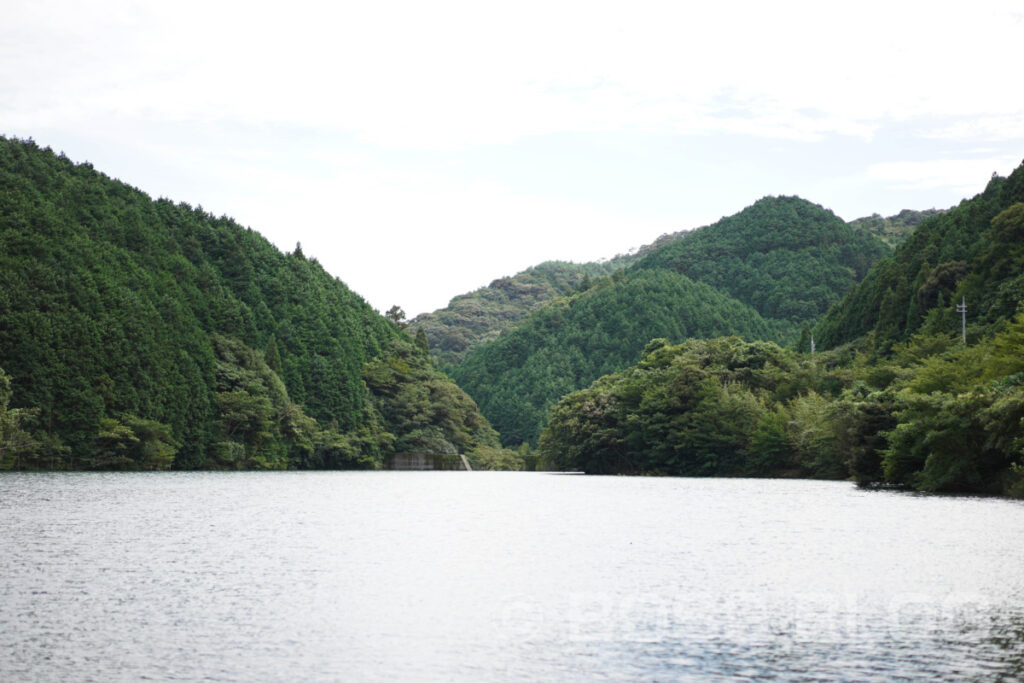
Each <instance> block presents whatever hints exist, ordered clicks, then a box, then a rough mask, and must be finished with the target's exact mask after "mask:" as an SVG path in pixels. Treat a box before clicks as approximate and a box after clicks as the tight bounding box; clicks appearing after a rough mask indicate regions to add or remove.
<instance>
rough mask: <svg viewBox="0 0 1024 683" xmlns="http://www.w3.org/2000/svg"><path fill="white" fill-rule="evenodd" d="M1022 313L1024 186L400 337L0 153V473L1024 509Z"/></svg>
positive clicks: (562, 288)
mask: <svg viewBox="0 0 1024 683" xmlns="http://www.w3.org/2000/svg"><path fill="white" fill-rule="evenodd" d="M889 245H896V246H895V251H891V250H890V246H889ZM1022 301H1024V166H1021V167H1020V168H1018V169H1017V170H1016V171H1014V172H1013V173H1012V174H1011V175H1010V176H1009V177H1007V178H1001V177H998V176H993V178H992V179H991V181H990V182H989V183H988V185H987V187H986V188H985V190H984V192H982V193H981V194H979V195H978V196H976V197H974V198H972V199H969V200H964V201H963V202H961V203H960V204H959V205H958V206H956V207H953V208H952V209H950V210H948V211H936V210H930V211H926V212H913V211H904V212H902V213H900V214H897V215H896V216H892V217H889V218H882V217H880V216H877V215H875V216H870V217H867V218H864V219H858V220H857V221H852V222H850V223H844V222H843V221H842V220H840V219H839V218H837V217H836V216H835V215H834V214H832V213H831V212H830V211H827V210H826V209H824V208H822V207H820V206H818V205H815V204H812V203H810V202H807V201H804V200H802V199H799V198H796V197H768V198H764V199H762V200H760V201H758V202H756V203H754V204H753V205H751V206H750V207H747V208H746V209H744V210H743V211H741V212H740V213H738V214H736V215H734V216H730V217H727V218H723V219H722V220H721V221H719V222H717V223H715V224H713V225H710V226H707V227H705V228H701V229H699V230H696V231H692V232H689V233H682V234H680V233H676V234H673V235H665V236H663V237H662V238H661V239H659V240H658V241H657V242H655V243H654V244H652V245H648V246H646V247H644V248H642V249H641V250H640V251H639V252H635V253H631V254H628V255H625V256H619V257H616V258H615V259H612V260H610V261H607V262H602V263H594V264H570V263H560V262H549V263H545V264H541V265H540V266H537V267H535V268H532V269H529V270H527V271H524V272H523V273H520V274H518V275H516V276H513V277H511V278H502V279H499V280H495V281H494V282H492V283H491V285H489V286H488V287H485V288H482V289H480V290H478V291H477V292H473V293H471V294H468V295H464V296H462V297H456V299H453V302H452V304H451V305H450V306H449V307H448V308H447V309H444V310H443V311H438V312H436V313H434V314H431V315H427V316H421V317H420V318H418V319H417V320H416V321H413V323H412V324H411V325H407V324H406V323H405V321H404V319H403V315H402V314H401V311H399V310H397V309H396V310H393V311H390V312H389V314H388V315H387V316H381V315H380V314H378V313H377V312H375V311H373V310H372V309H371V308H370V307H369V306H368V305H367V304H366V303H365V302H364V301H363V300H362V299H361V298H360V297H359V296H358V295H356V294H355V293H353V292H351V291H350V290H349V289H348V288H347V287H346V286H345V285H344V284H343V283H342V282H341V281H340V280H338V279H337V278H334V277H332V276H330V275H329V274H327V273H326V272H325V271H324V270H323V268H321V267H320V265H319V264H318V263H317V261H316V260H315V259H313V258H308V257H306V256H305V255H304V254H303V252H302V249H301V247H299V246H296V248H295V250H294V251H293V252H292V253H289V254H285V253H281V252H280V251H279V250H278V249H277V248H275V247H274V246H273V245H271V244H270V243H269V242H267V240H265V239H264V238H263V237H261V236H260V235H258V234H257V233H255V232H253V231H252V230H251V229H247V228H244V227H242V226H240V225H238V224H236V223H235V222H234V221H233V220H231V219H230V218H227V217H224V216H222V217H219V218H218V217H215V216H214V215H212V214H210V213H208V212H207V211H205V210H204V209H203V208H202V207H194V208H193V207H191V206H189V205H187V204H183V203H178V204H175V203H173V202H171V201H169V200H167V199H158V200H155V201H154V200H152V199H151V198H150V197H148V196H147V195H145V194H144V193H142V192H140V191H139V190H136V189H134V188H132V187H130V186H128V185H126V184H124V183H121V182H118V181H115V180H112V179H110V178H108V177H106V176H104V175H103V174H101V173H99V172H97V171H96V170H94V169H93V168H92V167H91V166H90V165H89V164H74V163H72V162H71V161H70V160H68V159H67V158H65V157H64V156H63V155H56V154H54V153H53V152H52V151H50V150H49V149H41V148H40V147H39V146H37V145H36V144H35V143H34V142H32V141H30V140H29V141H22V140H8V139H4V138H0V469H19V470H24V469H101V470H126V469H199V468H203V469H257V468H273V469H283V468H377V467H381V466H382V464H383V463H384V462H385V459H386V458H387V457H388V455H390V454H392V453H406V452H420V453H432V454H455V453H462V454H466V455H468V456H469V458H470V460H471V461H472V462H473V463H474V465H475V466H476V467H482V468H510V469H521V468H522V467H523V466H524V463H527V462H530V463H534V462H536V461H537V459H538V458H539V460H540V463H541V464H542V465H546V466H547V467H550V468H554V469H572V470H582V471H586V472H592V473H608V474H610V473H617V474H666V475H685V476H711V475H714V476H801V477H822V478H850V479H853V480H855V481H857V482H858V483H860V484H862V485H866V486H898V487H906V488H913V489H918V490H924V491H949V492H984V493H998V494H1007V495H1016V496H1024V360H1022V359H1024V353H1022V350H1024V309H1022V304H1021V302H1022ZM961 302H965V303H966V306H967V313H966V343H964V342H962V341H961V337H960V322H961V319H960V313H959V312H958V310H957V305H958V304H960V303H961ZM812 334H813V338H814V339H815V341H816V342H817V349H816V352H815V350H814V349H812V347H811V343H810V341H811V338H812ZM431 345H435V346H436V348H435V349H433V353H434V356H433V358H432V357H431V355H430V354H431V348H430V347H431ZM438 365H440V366H441V367H442V369H444V370H445V371H447V372H448V373H449V374H450V375H451V376H452V377H453V378H454V380H455V381H453V380H452V379H449V377H448V376H446V375H445V374H444V372H442V371H441V370H439V369H438ZM456 381H457V382H458V384H456ZM474 399H475V400H474ZM478 405H479V406H480V408H479V409H478V407H477V406H478ZM492 425H493V426H492ZM499 432H500V436H499ZM499 439H500V440H499ZM502 444H504V447H503V446H502ZM534 444H536V451H535V452H534V453H532V454H531V453H530V448H531V447H532V446H533V445H534ZM513 446H515V447H518V450H517V451H512V450H509V447H513Z"/></svg>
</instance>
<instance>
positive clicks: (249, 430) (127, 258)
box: [0, 138, 496, 469]
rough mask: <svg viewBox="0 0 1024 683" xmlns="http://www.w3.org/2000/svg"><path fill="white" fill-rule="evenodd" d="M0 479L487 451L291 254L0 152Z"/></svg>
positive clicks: (468, 421) (359, 304)
mask: <svg viewBox="0 0 1024 683" xmlns="http://www.w3.org/2000/svg"><path fill="white" fill-rule="evenodd" d="M0 429H2V431H3V433H2V434H0V468H10V467H18V468H31V467H50V468H62V467H70V468H102V469H140V468H141V469H147V468H165V467H171V466H173V467H177V468H198V467H205V468H209V467H216V468H251V467H352V466H376V465H379V464H380V462H381V458H382V456H383V455H384V454H386V453H387V452H389V451H391V450H394V449H408V450H433V451H435V452H444V451H454V450H456V449H457V450H460V451H462V452H467V451H472V450H473V449H474V448H477V447H483V446H487V445H493V444H495V443H496V435H495V434H494V433H493V430H491V428H490V427H489V425H488V424H487V423H486V421H485V420H483V419H482V418H481V416H480V415H479V413H478V411H477V410H476V406H475V404H473V402H472V401H471V400H469V399H468V397H466V395H465V394H464V393H463V392H461V390H459V389H458V388H457V387H456V386H455V385H454V384H452V383H451V382H450V381H448V380H447V379H445V378H444V377H443V376H441V375H440V374H439V373H437V372H436V371H435V370H433V367H432V365H431V364H430V362H429V361H428V359H427V358H426V355H425V352H424V350H423V349H422V348H420V347H417V346H416V345H414V344H413V342H412V340H411V338H409V337H408V336H407V335H405V334H404V333H402V332H401V331H400V330H399V329H398V328H397V327H396V326H395V325H394V324H393V323H392V322H390V321H388V320H385V319H384V318H383V317H381V316H380V315H378V314H377V313H376V312H375V311H373V310H372V309H371V308H370V307H369V306H368V305H367V304H366V303H365V302H364V301H363V300H362V299H361V298H360V297H359V296H357V295H356V294H354V293H353V292H351V291H350V290H349V289H348V288H347V287H345V285H344V284H343V283H342V282H341V281H339V280H337V279H336V278H334V277H332V276H330V275H328V274H327V273H326V272H325V271H324V270H323V268H321V267H320V265H319V264H318V263H317V262H316V261H315V260H313V259H310V258H307V257H305V256H304V255H303V254H302V251H301V249H300V248H298V247H296V250H295V251H294V252H293V253H291V254H287V255H286V254H283V253H281V252H280V251H278V250H277V249H276V248H275V247H274V246H273V245H271V244H270V243H269V242H268V241H267V240H265V239H264V238H263V237H261V236H260V235H258V234H257V233H255V232H253V231H252V230H249V229H246V228H243V227H241V226H239V225H237V224H236V223H235V222H234V221H232V220H231V219H229V218H226V217H220V218H217V217H215V216H213V215H211V214H209V213H207V212H206V211H204V210H203V209H202V208H200V207H197V208H192V207H190V206H188V205H187V204H174V203H172V202H170V201H168V200H166V199H160V200H157V201H153V200H151V199H150V198H149V197H148V196H147V195H145V194H144V193H142V192H140V191H138V190H136V189H133V188H132V187H129V186H128V185H125V184H124V183H121V182H118V181H115V180H112V179H110V178H108V177H106V176H104V175H102V174H101V173H98V172H97V171H95V170H93V168H92V167H91V166H90V165H89V164H81V165H75V164H73V163H72V162H71V161H69V160H68V159H67V158H65V157H64V156H63V155H61V156H57V155H55V154H54V153H52V152H51V151H50V150H49V149H41V148H39V147H38V146H37V145H36V144H35V143H33V142H31V141H19V140H8V139H3V138H0Z"/></svg>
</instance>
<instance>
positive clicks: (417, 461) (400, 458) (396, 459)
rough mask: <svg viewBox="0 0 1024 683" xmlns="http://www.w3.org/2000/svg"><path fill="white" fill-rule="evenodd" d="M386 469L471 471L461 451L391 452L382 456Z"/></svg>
mask: <svg viewBox="0 0 1024 683" xmlns="http://www.w3.org/2000/svg"><path fill="white" fill-rule="evenodd" d="M384 469H386V470H466V471H467V472H472V471H473V468H472V467H470V466H469V460H467V459H466V456H464V455H462V454H461V453H458V454H454V455H447V454H434V453H393V454H392V455H387V456H384Z"/></svg>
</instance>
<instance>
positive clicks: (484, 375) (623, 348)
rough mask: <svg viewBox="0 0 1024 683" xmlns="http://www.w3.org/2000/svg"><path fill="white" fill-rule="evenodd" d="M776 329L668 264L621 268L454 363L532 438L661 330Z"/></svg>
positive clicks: (512, 434)
mask: <svg viewBox="0 0 1024 683" xmlns="http://www.w3.org/2000/svg"><path fill="white" fill-rule="evenodd" d="M726 334H738V335H742V336H745V337H748V338H754V339H763V338H775V337H776V336H777V335H778V331H777V329H776V327H774V326H773V325H772V324H770V323H768V322H766V321H765V320H764V319H762V318H761V316H760V315H758V314H757V312H756V311H754V310H753V309H751V308H750V307H748V306H745V305H744V304H742V303H740V302H738V301H736V300H735V299H731V298H730V297H728V296H726V295H724V294H722V293H721V292H718V291H716V290H714V289H712V288H711V287H709V286H707V285H705V284H702V283H696V282H693V281H692V280H690V279H689V278H687V277H686V276H684V275H680V274H678V273H675V272H672V271H667V270H644V271H636V272H633V273H631V274H629V275H627V274H626V273H624V272H622V271H619V272H617V273H615V274H614V275H613V276H611V277H608V278H603V279H602V280H600V281H598V282H596V283H595V284H594V286H593V287H591V288H590V289H588V290H586V291H584V292H579V293H576V294H574V295H572V296H570V297H566V298H561V299H557V300H555V301H554V302H552V303H550V304H548V305H547V306H545V307H543V308H541V309H538V310H537V311H535V312H534V313H533V314H531V315H530V316H529V317H527V318H526V319H525V320H524V321H523V322H522V323H520V324H519V325H518V326H516V327H514V328H512V329H510V330H507V331H506V332H504V333H503V334H502V335H501V336H500V337H498V338H497V339H496V340H494V341H493V342H490V343H488V344H484V345H481V346H479V347H476V348H475V349H473V350H472V351H471V352H470V353H469V354H468V355H467V356H466V358H465V360H464V361H463V362H462V363H461V364H460V365H457V366H454V367H452V368H451V369H450V373H451V375H452V377H453V378H454V379H455V380H456V382H458V384H459V386H461V387H462V388H464V389H465V390H466V391H467V393H469V395H470V396H472V397H473V398H474V399H475V400H476V401H477V403H478V404H479V405H480V409H481V411H482V412H483V413H484V415H485V416H487V418H488V420H490V421H491V423H492V424H493V425H494V426H495V428H496V429H497V430H498V431H499V432H500V433H501V438H502V442H503V443H504V444H505V445H516V444H519V443H522V442H529V443H535V442H536V439H537V436H538V435H539V434H540V430H541V429H542V427H543V426H544V424H545V422H546V421H547V410H548V408H549V407H550V406H552V405H554V404H555V403H556V402H557V401H558V399H559V398H560V397H561V396H563V395H565V394H567V393H569V392H571V391H575V390H577V389H580V388H582V387H585V386H587V385H588V384H590V383H591V382H592V381H594V380H595V379H597V378H598V377H600V376H601V375H604V374H607V373H609V372H614V371H616V370H619V369H621V368H623V367H625V366H627V365H629V364H630V363H633V362H635V361H636V359H637V358H638V357H639V355H640V352H641V351H642V350H643V348H644V346H645V345H646V344H647V342H648V341H650V340H651V339H652V338H655V337H669V338H673V339H686V338H688V337H715V336H720V335H726Z"/></svg>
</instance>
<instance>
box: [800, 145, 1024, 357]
mask: <svg viewBox="0 0 1024 683" xmlns="http://www.w3.org/2000/svg"><path fill="white" fill-rule="evenodd" d="M1020 202H1024V165H1022V166H1020V167H1018V168H1017V169H1016V170H1015V171H1014V172H1013V173H1011V174H1010V176H1009V177H1006V178H1001V177H998V176H994V177H993V178H992V179H991V180H990V181H989V183H988V185H987V186H986V188H985V190H984V191H983V192H982V193H980V194H978V195H977V196H975V197H973V198H972V199H965V200H964V201H962V202H961V203H960V204H959V205H958V206H956V207H954V208H952V209H950V210H949V211H947V212H945V213H943V214H941V215H938V216H935V217H933V218H930V219H928V220H926V221H924V222H923V223H922V224H921V225H920V226H919V227H918V228H917V229H916V230H915V231H914V234H913V235H911V236H910V237H909V238H908V239H907V240H906V241H905V242H903V243H902V244H901V245H900V246H899V247H898V248H897V249H896V251H895V253H894V254H893V255H892V256H891V257H890V258H886V259H884V260H883V261H881V262H880V263H878V264H877V265H876V266H875V267H874V268H872V269H871V271H870V272H869V273H868V274H867V276H865V278H864V280H863V281H862V282H860V283H859V284H858V285H857V286H856V287H854V288H853V289H852V290H851V291H850V292H849V294H848V295H847V296H846V297H845V298H844V299H843V301H842V302H841V303H837V305H836V306H835V307H834V308H833V309H832V310H830V311H829V312H828V315H826V316H825V318H824V319H823V320H822V321H821V322H820V323H819V324H818V326H817V329H816V332H815V338H816V339H818V340H819V341H820V343H821V345H822V346H823V347H826V346H829V347H830V346H836V345H839V344H843V343H846V342H850V341H853V340H855V339H857V338H860V337H864V336H866V335H868V334H871V336H872V338H873V339H874V343H875V345H876V348H878V349H879V350H881V351H883V352H884V351H887V350H888V349H889V348H890V347H891V346H892V345H893V344H896V343H898V342H901V341H905V340H907V339H909V338H910V336H911V335H912V334H914V333H916V332H919V331H923V332H932V331H939V330H945V331H953V330H955V329H957V328H958V327H959V326H958V325H957V322H958V320H957V319H958V317H959V316H957V315H956V312H955V310H954V308H953V302H958V301H960V299H961V297H967V299H968V301H967V303H968V307H969V308H968V310H969V322H972V323H975V324H979V325H981V326H985V325H988V324H991V323H993V322H996V321H998V320H1000V319H1005V318H1007V317H1009V316H1011V315H1012V314H1013V313H1014V311H1015V310H1016V306H1017V302H1018V301H1020V299H1021V296H1022V295H1024V279H1022V278H1021V277H1019V270H1018V271H1016V272H1015V273H1014V272H1011V271H1013V258H1014V255H1016V258H1017V259H1018V260H1019V258H1020V256H1021V254H1020V249H1021V242H1020V238H1019V237H1020V236H1019V233H1018V232H1016V229H1015V228H1014V225H1015V223H1016V221H1017V220H1018V219H1017V218H1015V215H1014V214H1013V213H1012V212H1011V213H1010V214H1007V215H1006V216H1004V217H1003V219H1002V221H1000V222H996V221H995V220H994V219H996V218H997V216H999V215H1000V214H1002V213H1003V212H1005V211H1007V210H1010V209H1012V208H1013V207H1014V205H1016V204H1019V203H1020ZM1003 271H1005V272H1003ZM1011 275H1014V276H1018V277H1010V276H1011Z"/></svg>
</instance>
